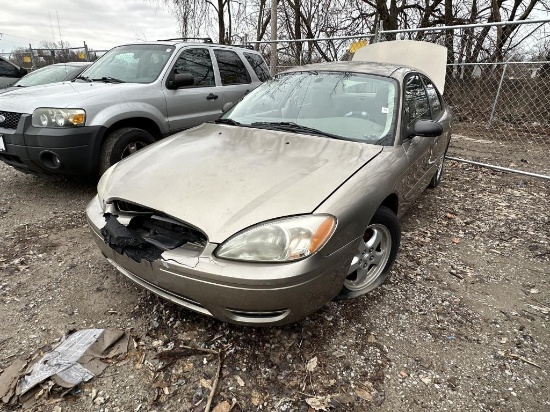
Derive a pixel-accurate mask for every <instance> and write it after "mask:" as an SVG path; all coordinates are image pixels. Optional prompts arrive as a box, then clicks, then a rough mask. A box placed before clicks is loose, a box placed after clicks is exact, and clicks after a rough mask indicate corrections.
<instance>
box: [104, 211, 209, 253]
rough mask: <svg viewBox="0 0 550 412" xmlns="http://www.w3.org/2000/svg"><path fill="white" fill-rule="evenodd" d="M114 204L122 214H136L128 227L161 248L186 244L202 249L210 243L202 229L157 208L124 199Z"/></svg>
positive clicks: (172, 247)
mask: <svg viewBox="0 0 550 412" xmlns="http://www.w3.org/2000/svg"><path fill="white" fill-rule="evenodd" d="M114 206H115V208H116V209H117V210H118V211H120V212H122V214H135V215H136V216H134V217H133V218H132V219H131V220H130V224H129V225H128V228H129V229H132V230H133V231H135V233H137V234H139V235H140V236H141V237H142V238H143V239H144V240H146V241H147V242H149V243H151V244H153V245H155V246H156V247H158V248H160V249H161V250H172V249H175V248H177V247H180V246H182V245H185V244H187V245H188V247H192V248H195V249H197V248H198V249H200V250H202V249H204V247H205V246H206V244H207V243H208V239H207V237H206V235H205V234H204V233H202V232H201V231H200V230H197V229H195V228H194V227H192V226H190V225H187V224H185V223H184V222H181V221H179V220H176V219H174V218H172V217H169V216H167V215H165V214H163V213H161V212H158V211H156V210H153V209H149V208H146V207H143V206H140V205H136V204H134V203H131V202H125V201H122V200H116V201H115V202H114Z"/></svg>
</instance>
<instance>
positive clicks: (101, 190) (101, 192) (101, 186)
mask: <svg viewBox="0 0 550 412" xmlns="http://www.w3.org/2000/svg"><path fill="white" fill-rule="evenodd" d="M115 166H116V165H112V166H111V167H110V168H108V169H107V170H106V171H105V173H103V175H102V176H101V179H99V182H98V183H97V197H98V199H99V204H100V205H101V209H103V210H105V200H104V199H105V189H106V188H107V182H108V180H109V176H111V173H112V172H113V170H115Z"/></svg>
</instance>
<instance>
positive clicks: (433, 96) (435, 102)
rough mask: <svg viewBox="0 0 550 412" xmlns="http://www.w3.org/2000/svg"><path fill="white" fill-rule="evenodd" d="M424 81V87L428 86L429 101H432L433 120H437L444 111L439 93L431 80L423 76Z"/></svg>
mask: <svg viewBox="0 0 550 412" xmlns="http://www.w3.org/2000/svg"><path fill="white" fill-rule="evenodd" d="M422 80H423V81H424V85H425V86H426V93H427V94H428V100H429V101H430V107H431V109H432V119H434V120H435V119H437V118H438V117H439V116H440V115H441V112H442V111H443V109H442V108H441V100H440V98H439V93H438V92H437V89H436V88H435V85H434V84H433V83H432V81H431V80H430V79H428V78H427V77H426V76H422Z"/></svg>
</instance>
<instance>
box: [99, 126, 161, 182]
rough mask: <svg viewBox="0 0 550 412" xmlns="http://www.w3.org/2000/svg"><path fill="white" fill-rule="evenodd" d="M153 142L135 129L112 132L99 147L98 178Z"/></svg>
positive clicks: (143, 132) (152, 139)
mask: <svg viewBox="0 0 550 412" xmlns="http://www.w3.org/2000/svg"><path fill="white" fill-rule="evenodd" d="M154 142H155V138H154V137H153V136H151V135H150V134H149V133H147V132H146V131H145V130H143V129H138V128H137V127H123V128H121V129H117V130H114V131H112V132H111V133H109V135H107V137H106V138H105V141H104V142H103V146H102V147H101V154H100V156H99V176H101V175H102V174H103V173H105V171H106V170H107V169H108V168H109V167H111V166H112V165H114V164H115V163H117V162H119V161H120V160H122V159H124V158H125V157H128V156H130V155H131V154H133V153H135V152H137V151H138V150H140V149H143V148H144V147H145V146H148V145H150V144H151V143H154Z"/></svg>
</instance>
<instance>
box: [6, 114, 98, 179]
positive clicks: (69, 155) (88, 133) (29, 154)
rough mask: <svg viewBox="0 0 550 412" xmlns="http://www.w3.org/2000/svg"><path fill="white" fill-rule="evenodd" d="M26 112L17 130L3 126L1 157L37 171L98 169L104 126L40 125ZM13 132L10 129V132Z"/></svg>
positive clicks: (62, 172) (72, 173) (92, 171)
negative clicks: (36, 125) (69, 126)
mask: <svg viewBox="0 0 550 412" xmlns="http://www.w3.org/2000/svg"><path fill="white" fill-rule="evenodd" d="M31 117H32V116H31V115H29V114H24V115H22V116H21V119H20V120H19V124H18V126H17V129H16V130H15V131H13V130H10V129H0V135H1V136H2V140H3V143H4V147H5V150H2V151H0V160H1V161H3V162H4V163H6V164H8V165H10V166H12V167H14V168H15V169H17V170H19V171H21V172H24V173H30V174H35V175H69V176H92V175H94V174H95V173H97V164H98V158H99V150H100V147H101V141H102V138H103V134H104V133H105V127H103V126H84V127H75V128H59V129H55V128H45V127H44V128H37V127H33V126H32V124H31ZM10 132H11V133H10Z"/></svg>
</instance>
